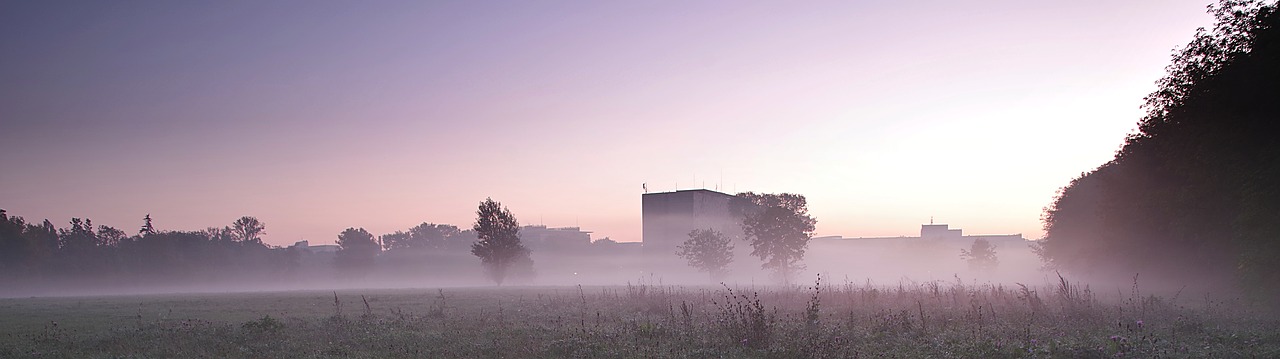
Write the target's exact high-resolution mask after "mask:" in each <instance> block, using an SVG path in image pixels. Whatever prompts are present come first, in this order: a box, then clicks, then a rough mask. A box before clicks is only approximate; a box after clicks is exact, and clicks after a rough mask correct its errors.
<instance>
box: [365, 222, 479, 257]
mask: <svg viewBox="0 0 1280 359" xmlns="http://www.w3.org/2000/svg"><path fill="white" fill-rule="evenodd" d="M461 234H462V231H461V230H459V229H458V227H457V226H454V225H449V224H435V223H425V222H424V223H422V224H419V225H417V226H414V227H413V228H410V229H409V231H408V232H403V231H396V232H395V233H392V234H387V235H383V236H382V245H383V247H384V248H386V249H387V250H388V251H390V250H418V251H421V250H443V249H446V248H449V247H450V243H449V242H450V241H455V240H461V237H462V236H461Z"/></svg>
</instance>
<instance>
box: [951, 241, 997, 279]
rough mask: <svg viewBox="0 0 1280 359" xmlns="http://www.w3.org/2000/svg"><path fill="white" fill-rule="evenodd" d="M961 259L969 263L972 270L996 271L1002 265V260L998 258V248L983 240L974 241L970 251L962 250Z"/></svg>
mask: <svg viewBox="0 0 1280 359" xmlns="http://www.w3.org/2000/svg"><path fill="white" fill-rule="evenodd" d="M960 259H963V260H965V261H966V262H969V268H970V269H975V270H980V271H990V270H994V269H996V266H998V265H999V264H1000V260H999V259H998V258H996V247H995V246H993V245H991V243H990V242H987V240H986V239H982V238H978V239H975V240H973V245H971V246H969V249H963V248H961V249H960Z"/></svg>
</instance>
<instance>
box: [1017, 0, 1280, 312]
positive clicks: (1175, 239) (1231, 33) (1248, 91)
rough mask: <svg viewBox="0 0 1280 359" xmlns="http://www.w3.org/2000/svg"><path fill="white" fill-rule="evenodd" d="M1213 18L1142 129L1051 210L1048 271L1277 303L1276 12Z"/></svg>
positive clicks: (1161, 89) (1173, 71) (1149, 107)
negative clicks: (1228, 292) (1194, 287)
mask: <svg viewBox="0 0 1280 359" xmlns="http://www.w3.org/2000/svg"><path fill="white" fill-rule="evenodd" d="M1210 12H1211V13H1212V14H1213V15H1214V16H1215V17H1216V18H1217V23H1216V24H1215V25H1214V27H1213V29H1212V30H1204V29H1200V30H1199V31H1197V33H1196V35H1195V37H1194V38H1193V39H1192V40H1191V42H1190V43H1188V44H1187V45H1186V46H1185V47H1183V48H1181V49H1179V50H1178V51H1175V53H1174V56H1173V59H1172V61H1171V63H1170V65H1169V66H1168V67H1167V68H1166V70H1167V74H1166V75H1165V76H1164V77H1163V78H1161V79H1160V80H1159V81H1158V82H1157V86H1158V88H1157V90H1156V91H1155V92H1153V93H1152V94H1150V95H1148V96H1147V97H1146V98H1145V100H1146V104H1145V105H1144V108H1145V109H1146V111H1147V113H1146V115H1145V116H1144V117H1143V118H1141V119H1140V120H1139V121H1138V132H1137V133H1134V134H1132V135H1130V136H1129V137H1128V138H1126V140H1125V143H1124V146H1123V147H1122V148H1121V149H1120V150H1119V151H1118V152H1117V153H1116V155H1115V158H1114V159H1112V160H1111V161H1109V162H1107V163H1104V164H1102V165H1101V166H1099V167H1098V168H1097V169H1095V170H1093V171H1090V172H1088V173H1084V174H1082V175H1081V176H1080V177H1078V178H1076V179H1074V180H1072V181H1071V182H1070V183H1069V184H1068V185H1067V186H1066V187H1064V188H1063V189H1062V190H1061V191H1060V192H1059V194H1058V196H1057V197H1056V198H1055V199H1054V201H1053V203H1052V204H1050V205H1049V206H1048V207H1046V209H1045V213H1044V215H1043V217H1042V219H1043V221H1044V227H1045V237H1044V238H1043V239H1042V240H1040V241H1037V243H1036V250H1037V254H1039V255H1040V256H1041V257H1042V259H1044V260H1045V262H1046V264H1047V265H1050V266H1053V267H1056V269H1061V270H1064V271H1071V272H1074V273H1077V274H1086V275H1088V274H1096V275H1098V276H1099V277H1108V276H1115V275H1117V274H1119V275H1124V276H1130V275H1132V274H1133V273H1142V275H1143V277H1144V278H1147V279H1148V280H1155V281H1157V282H1160V281H1163V282H1166V283H1168V284H1170V285H1174V286H1180V285H1182V284H1186V283H1193V284H1208V283H1230V282H1231V280H1230V279H1232V277H1235V278H1236V279H1238V280H1240V281H1241V282H1238V283H1240V284H1242V285H1243V286H1242V287H1243V288H1245V289H1246V290H1248V291H1251V292H1253V293H1254V294H1256V295H1257V296H1256V297H1257V298H1273V299H1274V298H1280V141H1275V139H1274V134H1275V133H1277V132H1280V121H1276V119H1277V118H1280V102H1278V101H1276V99H1277V98H1280V87H1278V86H1275V84H1276V83H1280V13H1278V12H1277V11H1276V5H1275V4H1274V3H1260V2H1256V1H1234V0H1224V1H1222V2H1221V3H1219V4H1218V5H1216V6H1212V7H1210ZM1149 283H1150V282H1149ZM1204 289H1226V288H1204Z"/></svg>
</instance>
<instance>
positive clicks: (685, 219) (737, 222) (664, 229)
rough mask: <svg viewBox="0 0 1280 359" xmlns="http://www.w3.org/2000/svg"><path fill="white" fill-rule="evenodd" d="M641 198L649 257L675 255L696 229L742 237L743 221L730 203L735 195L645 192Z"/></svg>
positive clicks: (690, 191)
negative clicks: (711, 230)
mask: <svg viewBox="0 0 1280 359" xmlns="http://www.w3.org/2000/svg"><path fill="white" fill-rule="evenodd" d="M640 198H641V212H642V215H643V219H642V220H643V222H644V223H643V228H642V230H643V233H642V237H641V243H643V246H644V253H645V254H648V255H659V256H667V255H670V256H674V255H675V253H676V247H677V246H679V245H680V244H681V243H684V241H685V240H687V239H689V232H692V231H693V230H695V229H713V230H716V231H718V232H720V233H723V234H724V235H726V236H729V237H730V238H734V239H735V240H736V239H739V238H742V227H741V224H742V219H741V217H740V216H735V215H734V214H733V213H731V211H730V202H731V200H733V199H734V198H736V197H734V196H733V195H730V194H725V193H720V192H716V191H711V190H705V189H691V190H681V191H675V192H661V193H645V194H644V195H642V196H641V197H640ZM735 242H736V241H735ZM739 247H741V246H739Z"/></svg>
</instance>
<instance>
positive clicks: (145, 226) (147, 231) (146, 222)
mask: <svg viewBox="0 0 1280 359" xmlns="http://www.w3.org/2000/svg"><path fill="white" fill-rule="evenodd" d="M155 233H156V227H155V226H152V225H151V214H150V213H147V215H146V216H143V217H142V228H140V229H138V235H139V236H142V237H146V236H149V235H152V234H155Z"/></svg>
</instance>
